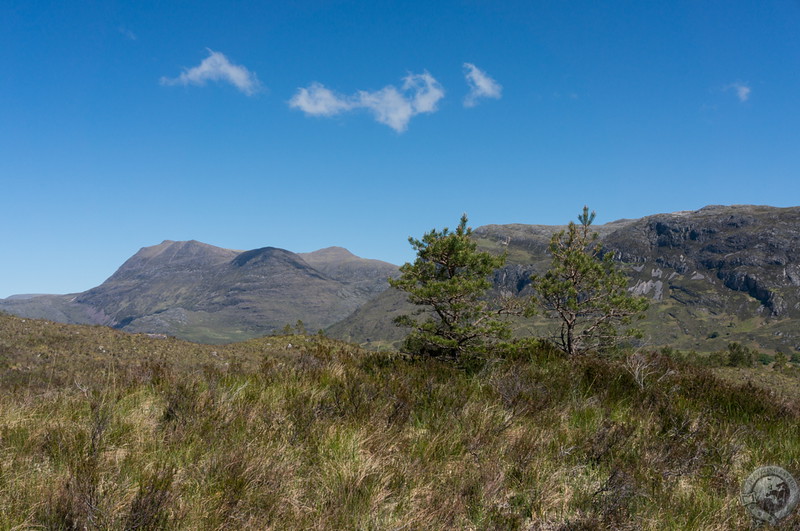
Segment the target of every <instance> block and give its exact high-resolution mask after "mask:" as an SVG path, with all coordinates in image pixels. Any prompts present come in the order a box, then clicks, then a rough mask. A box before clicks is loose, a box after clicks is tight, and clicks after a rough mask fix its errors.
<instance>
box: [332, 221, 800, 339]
mask: <svg viewBox="0 0 800 531" xmlns="http://www.w3.org/2000/svg"><path fill="white" fill-rule="evenodd" d="M565 228H566V226H544V225H521V224H513V225H486V226H483V227H479V228H477V229H475V231H474V235H475V238H476V240H477V242H478V245H479V247H480V248H481V249H483V250H488V251H490V252H497V253H500V252H506V253H507V254H508V261H507V265H506V266H505V267H504V268H502V269H500V270H498V271H497V272H496V273H495V275H494V279H493V280H494V284H495V288H496V291H498V292H499V291H503V292H506V293H512V294H516V295H519V296H526V295H530V293H531V291H530V290H531V288H530V277H531V275H532V274H542V273H544V272H545V271H546V270H547V268H548V267H549V266H550V263H551V256H550V254H549V252H548V244H549V241H550V238H551V236H552V234H553V233H555V232H558V231H560V230H564V229H565ZM594 229H595V231H596V232H598V233H599V235H600V239H601V241H602V243H603V246H604V249H605V251H606V252H612V253H614V258H615V259H616V260H617V261H618V262H619V264H620V267H621V268H622V269H623V270H624V271H626V273H628V275H629V276H630V279H631V283H630V290H631V291H632V292H633V293H635V294H638V295H643V296H646V297H648V298H650V299H651V301H652V303H651V307H650V309H649V310H648V315H647V319H646V320H645V321H644V322H643V324H641V325H640V328H643V329H644V331H645V342H646V343H648V344H650V345H654V346H657V345H670V346H673V347H675V348H684V349H697V350H702V351H710V350H717V349H721V348H723V347H724V346H725V345H726V344H727V343H728V342H731V341H740V342H744V343H749V344H754V345H758V346H761V347H762V348H766V349H771V350H783V351H784V352H790V351H795V350H800V326H797V323H798V319H800V207H793V208H773V207H763V206H710V207H706V208H703V209H700V210H698V211H695V212H677V213H673V214H658V215H654V216H648V217H645V218H642V219H638V220H620V221H615V222H612V223H606V224H605V225H598V226H595V227H594ZM403 301H404V297H403V294H401V293H397V292H394V291H393V290H388V291H386V292H384V293H382V294H381V295H379V296H378V297H377V298H375V299H374V300H372V301H370V302H369V303H368V304H367V305H365V306H363V307H362V308H360V309H359V310H358V311H357V312H356V313H355V314H353V315H351V316H349V317H348V318H347V319H345V320H344V321H342V322H340V323H337V324H336V325H334V326H333V327H332V328H331V332H330V333H331V335H334V336H335V337H341V338H346V339H349V340H352V341H359V342H363V341H368V340H369V341H370V342H373V343H376V344H378V345H380V344H386V343H391V342H396V341H397V340H399V339H400V338H401V337H402V336H403V331H402V330H399V329H397V328H396V327H394V326H393V325H392V323H391V316H393V315H397V314H399V313H403V312H404V311H408V310H409V309H410V306H409V305H408V304H407V303H404V302H403ZM520 325H521V326H522V327H523V328H524V327H528V328H529V329H535V330H537V331H539V332H541V331H543V330H544V328H545V327H546V324H545V322H544V321H543V320H542V319H541V318H539V319H533V320H527V321H525V322H521V323H520Z"/></svg>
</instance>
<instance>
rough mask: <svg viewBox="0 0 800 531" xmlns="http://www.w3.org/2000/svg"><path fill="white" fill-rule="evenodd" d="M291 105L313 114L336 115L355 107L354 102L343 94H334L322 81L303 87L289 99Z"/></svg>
mask: <svg viewBox="0 0 800 531" xmlns="http://www.w3.org/2000/svg"><path fill="white" fill-rule="evenodd" d="M289 107H293V108H296V109H300V110H301V111H303V112H304V113H306V114H310V115H312V116H334V115H336V114H339V113H340V112H344V111H347V110H350V109H352V108H353V104H352V103H351V102H349V101H347V99H345V98H344V97H342V96H338V95H336V94H334V93H333V92H332V91H330V90H328V89H326V88H325V86H324V85H322V84H320V83H312V84H311V86H309V87H308V88H301V89H299V90H298V91H297V94H295V95H294V96H292V99H291V100H289Z"/></svg>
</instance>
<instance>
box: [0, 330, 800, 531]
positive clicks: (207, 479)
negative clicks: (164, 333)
mask: <svg viewBox="0 0 800 531" xmlns="http://www.w3.org/2000/svg"><path fill="white" fill-rule="evenodd" d="M0 369H1V370H0V465H1V466H2V468H0V528H2V529H38V528H48V529H59V528H75V529H84V528H87V529H228V528H235V529H421V530H427V529H430V530H433V529H504V530H506V529H507V530H523V529H550V530H567V529H643V530H662V529H745V528H747V526H748V524H749V518H748V516H747V513H746V511H745V509H744V508H743V507H742V505H741V502H740V500H739V493H740V488H741V485H742V482H743V481H744V479H745V478H746V477H747V476H748V475H749V474H750V473H751V472H752V471H753V470H754V469H755V468H757V467H759V466H762V465H765V464H777V465H780V466H782V467H784V468H786V469H787V470H789V471H791V472H792V473H793V474H795V476H796V475H797V472H798V470H800V458H799V457H798V456H800V446H799V445H800V410H798V408H797V404H798V399H800V392H798V390H797V386H796V385H795V386H794V387H791V386H788V387H781V386H777V385H775V383H776V382H777V381H778V380H776V378H778V377H783V375H780V374H778V373H777V372H775V371H774V370H772V369H768V368H759V369H737V371H738V372H737V373H735V374H734V375H733V377H734V379H733V380H731V378H730V377H731V375H726V379H725V380H723V379H720V378H718V377H717V376H715V374H714V373H711V372H709V371H708V370H706V369H702V368H699V367H696V366H693V365H689V364H685V363H682V362H680V361H678V360H673V359H670V358H669V357H666V356H665V355H663V354H655V353H652V352H648V351H645V352H643V353H640V354H637V355H636V356H634V357H631V358H622V359H595V358H591V357H590V358H586V359H582V360H578V361H577V362H570V361H568V360H566V359H564V358H562V357H561V356H560V355H557V354H556V353H554V352H552V351H549V350H547V349H543V348H542V347H540V346H537V345H536V344H528V345H519V346H518V348H516V349H515V350H514V351H511V352H507V353H506V355H505V356H504V357H501V358H499V359H496V360H492V362H491V363H487V364H485V365H484V366H476V365H473V366H471V367H464V368H459V367H455V366H453V365H449V364H442V363H440V362H436V361H431V360H407V359H405V358H403V357H401V356H398V355H397V354H396V353H374V352H368V351H365V350H362V349H361V348H359V347H357V346H354V345H349V344H346V343H341V342H337V341H333V340H330V339H326V338H323V337H318V336H298V335H294V336H270V337H265V338H262V339H256V340H250V341H247V342H242V343H233V344H229V345H222V346H212V345H199V344H195V343H187V342H183V341H180V340H177V339H174V338H160V337H148V336H146V335H131V334H127V333H124V332H121V331H118V330H113V329H110V328H107V327H97V326H75V325H66V324H58V323H53V322H47V321H38V320H29V319H22V318H18V317H13V316H8V315H2V314H0ZM791 371H792V374H794V376H790V377H786V378H787V379H790V380H794V381H796V379H797V376H796V374H795V373H796V372H797V369H795V368H793V369H791ZM747 381H752V382H753V383H752V384H745V383H744V382H747ZM729 382H733V383H729ZM760 385H764V386H765V388H761V387H759V386H760ZM783 524H784V528H785V529H793V528H796V526H798V525H800V515H797V514H795V515H793V516H792V517H790V518H788V519H787V520H786V521H784V522H783Z"/></svg>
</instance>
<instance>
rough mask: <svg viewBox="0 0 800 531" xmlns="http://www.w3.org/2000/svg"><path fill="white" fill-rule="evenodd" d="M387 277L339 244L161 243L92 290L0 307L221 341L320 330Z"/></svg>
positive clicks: (388, 268)
mask: <svg viewBox="0 0 800 531" xmlns="http://www.w3.org/2000/svg"><path fill="white" fill-rule="evenodd" d="M312 264H313V265H312ZM396 273H397V267H396V266H394V265H392V264H389V263H386V262H381V261H378V260H367V259H363V258H359V257H357V256H355V255H353V254H351V253H350V252H348V251H347V250H345V249H341V248H329V249H322V250H320V251H316V252H313V253H305V254H303V255H300V254H296V253H292V252H290V251H286V250H284V249H277V248H274V247H264V248H262V249H254V250H251V251H244V252H242V251H234V250H230V249H223V248H220V247H214V246H212V245H208V244H204V243H201V242H197V241H185V242H174V241H169V240H168V241H164V242H162V243H161V244H159V245H155V246H152V247H145V248H143V249H141V250H140V251H139V252H137V253H136V254H135V255H133V256H132V257H131V258H130V259H128V260H127V261H126V262H125V263H124V264H123V265H122V266H121V267H120V268H119V269H118V270H117V271H116V272H115V273H114V274H113V275H112V276H111V277H109V278H108V280H106V281H105V282H103V284H101V285H100V286H97V287H96V288H92V289H90V290H88V291H86V292H83V293H79V294H77V295H68V296H44V297H34V298H28V299H22V300H18V299H5V300H0V310H4V311H7V312H9V313H13V314H17V315H21V316H26V317H32V318H33V317H40V318H46V319H51V320H56V321H61V322H67V323H84V324H103V325H108V326H113V327H115V328H119V329H122V330H126V331H131V332H161V333H168V334H172V335H175V336H178V337H181V338H186V339H192V340H196V341H203V342H224V341H231V340H238V339H246V338H250V337H255V336H260V335H265V334H268V333H270V332H271V331H273V330H275V329H277V328H280V327H282V326H284V325H286V324H294V323H296V322H297V321H298V320H302V321H303V322H304V324H305V325H306V327H307V328H308V329H309V330H311V331H316V330H317V329H320V328H325V327H327V326H329V325H331V324H332V323H334V322H336V321H339V320H341V319H342V318H344V317H346V316H347V315H348V314H350V313H352V312H353V311H354V310H355V309H356V308H358V307H359V306H361V305H362V304H363V303H365V302H366V301H367V300H368V299H369V298H370V297H372V296H374V295H376V294H378V293H380V292H381V291H382V290H384V289H386V288H387V287H388V284H387V282H386V279H387V278H388V277H389V276H390V275H394V274H396Z"/></svg>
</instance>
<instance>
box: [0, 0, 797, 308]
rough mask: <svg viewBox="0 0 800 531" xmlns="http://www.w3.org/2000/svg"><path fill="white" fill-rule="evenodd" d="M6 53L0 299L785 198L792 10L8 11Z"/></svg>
mask: <svg viewBox="0 0 800 531" xmlns="http://www.w3.org/2000/svg"><path fill="white" fill-rule="evenodd" d="M0 63H1V64H2V65H3V68H2V73H0V297H6V296H9V295H12V294H19V293H76V292H80V291H84V290H86V289H89V288H91V287H94V286H97V285H99V284H100V283H102V282H103V281H104V280H105V279H106V278H107V277H109V276H110V275H111V274H112V273H113V272H114V271H115V270H116V269H117V268H118V267H119V266H120V265H121V264H122V263H123V262H124V261H125V260H126V259H127V258H129V257H130V256H132V255H133V254H134V253H136V252H137V251H138V250H139V249H140V248H142V247H145V246H151V245H157V244H159V243H160V242H162V241H163V240H190V239H194V240H199V241H202V242H205V243H208V244H212V245H216V246H220V247H226V248H231V249H242V250H246V249H254V248H259V247H266V246H273V247H280V248H284V249H288V250H291V251H295V252H309V251H313V250H316V249H320V248H324V247H328V246H333V245H336V246H342V247H346V248H347V249H349V250H350V251H351V252H353V253H355V254H357V255H359V256H362V257H365V258H377V259H381V260H385V261H388V262H392V263H395V264H402V263H403V262H406V261H410V260H413V251H412V249H411V247H410V245H409V244H408V237H409V236H414V237H421V236H422V234H423V233H424V232H426V231H429V230H431V229H433V228H437V229H441V228H443V227H445V226H449V227H451V228H452V227H454V226H455V225H457V223H458V219H459V217H460V216H461V214H462V213H467V215H468V217H469V220H470V225H471V226H473V227H478V226H480V225H486V224H503V223H527V224H563V223H566V222H567V221H569V220H571V219H572V220H574V219H575V218H576V216H577V214H578V213H580V211H581V209H582V207H583V205H584V204H586V205H589V207H590V208H591V209H593V210H595V211H596V212H597V218H596V220H595V223H605V222H608V221H613V220H616V219H620V218H638V217H642V216H646V215H651V214H656V213H663V212H674V211H680V210H696V209H698V208H701V207H703V206H705V205H709V204H767V205H773V206H779V207H786V206H797V205H800V0H757V1H737V0H725V1H717V0H704V1H702V2H698V1H696V0H676V1H670V2H642V1H635V0H631V1H612V2H608V1H597V0H590V1H571V0H564V1H549V2H543V1H534V0H524V1H516V0H508V1H502V0H463V1H455V0H437V1H435V2H431V1H430V0H426V1H390V0H387V1H363V2H357V1H346V0H325V1H322V0H319V1H312V0H307V1H306V0H297V1H293V2H278V1H262V2H247V1H240V2H209V1H202V0H196V1H191V2H188V1H171V2H163V1H146V0H144V1H137V2H132V1H127V2H122V1H114V0H104V1H77V2H61V1H59V2H55V1H53V2H50V1H45V0H42V1H35V2H32V1H30V0H24V1H18V0H4V2H2V4H0Z"/></svg>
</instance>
